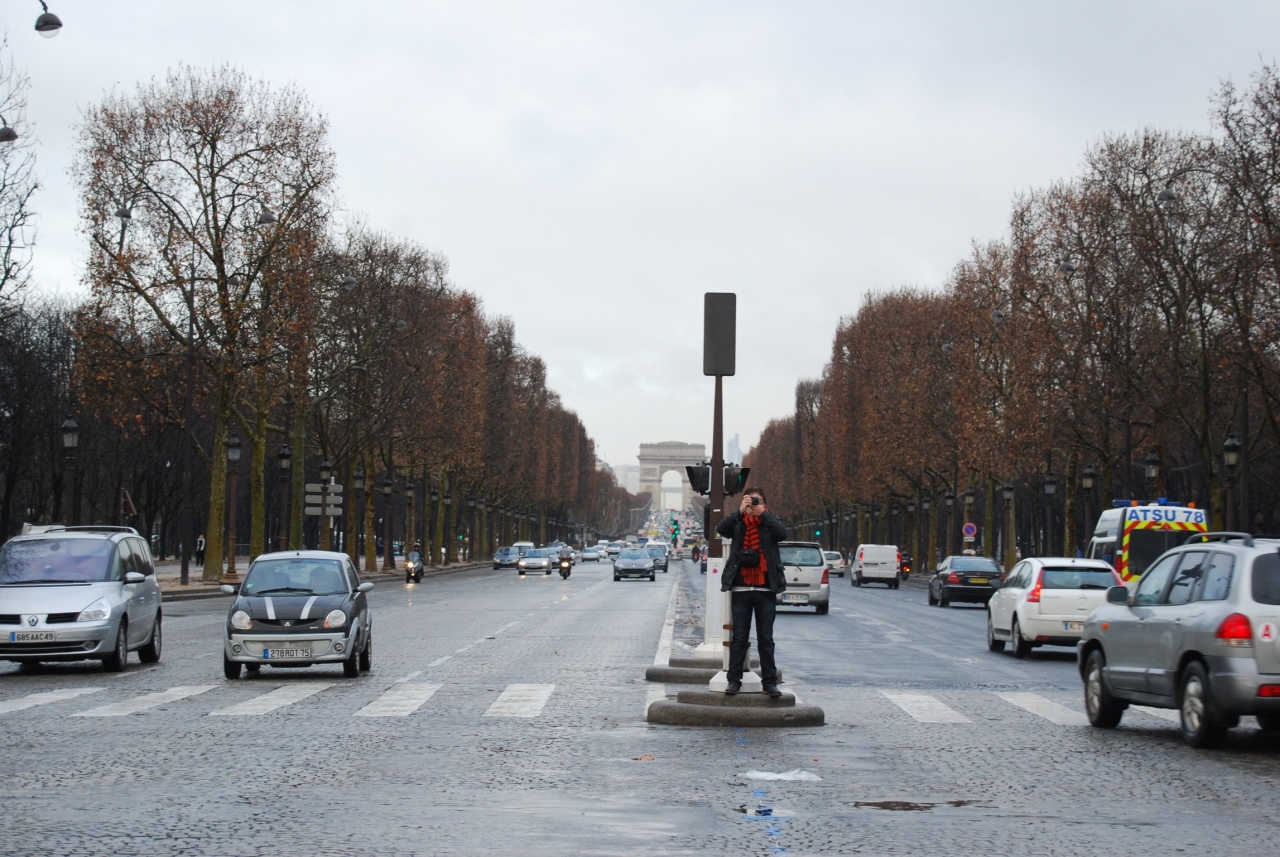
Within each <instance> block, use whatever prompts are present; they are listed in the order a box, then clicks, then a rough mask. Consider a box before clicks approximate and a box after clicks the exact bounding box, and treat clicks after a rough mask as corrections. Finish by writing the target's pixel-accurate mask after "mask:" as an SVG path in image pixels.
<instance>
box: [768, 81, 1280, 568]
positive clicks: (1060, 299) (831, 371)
mask: <svg viewBox="0 0 1280 857" xmlns="http://www.w3.org/2000/svg"><path fill="white" fill-rule="evenodd" d="M1212 117H1213V120H1214V126H1215V127H1214V131H1213V133H1211V134H1208V135H1204V136H1200V135H1193V134H1186V133H1169V132H1162V131H1151V130H1149V131H1146V132H1144V133H1142V134H1138V135H1128V136H1115V137H1110V138H1108V139H1105V140H1104V141H1103V142H1101V143H1100V144H1098V145H1096V146H1094V147H1093V148H1091V149H1090V150H1089V151H1088V152H1087V153H1086V157H1085V161H1084V166H1083V169H1082V171H1081V173H1080V174H1079V175H1078V176H1076V177H1075V178H1073V179H1071V180H1069V181H1064V182H1062V183H1060V184H1057V185H1054V186H1052V187H1050V188H1047V189H1044V190H1040V191H1036V192H1032V193H1028V194H1026V195H1025V196H1022V197H1020V198H1018V199H1017V200H1015V203H1014V206H1013V213H1012V217H1011V226H1010V234H1009V237H1008V238H1007V239H1006V240H1003V241H997V242H994V243H992V244H989V245H986V246H979V247H975V249H974V251H973V253H972V255H971V256H970V257H969V258H968V259H966V260H964V261H963V262H961V263H960V264H959V265H957V266H956V268H955V270H954V272H953V273H952V274H951V276H950V277H949V279H948V280H947V282H946V283H945V285H944V287H943V288H941V289H939V290H923V289H912V288H904V289H900V290H897V291H893V292H889V293H883V294H877V295H874V296H872V297H870V298H868V299H867V300H866V301H865V303H864V305H863V306H862V308H861V309H860V310H859V311H858V312H857V314H856V315H854V316H851V317H847V318H845V319H843V320H842V322H841V324H840V325H839V328H838V330H837V332H836V335H835V339H834V341H833V343H832V350H831V357H830V359H829V361H828V363H827V364H826V366H825V367H824V369H823V372H822V375H821V377H820V378H818V379H816V380H811V381H802V382H801V383H800V384H798V385H797V388H796V406H795V412H794V413H793V414H792V415H790V416H788V417H785V418H782V419H778V420H774V421H773V422H771V423H770V424H769V426H768V427H767V428H766V430H765V431H764V433H763V434H762V436H761V439H760V441H759V443H758V444H757V446H756V447H755V448H754V449H753V450H752V451H751V452H750V453H749V454H748V455H747V456H746V458H747V462H746V463H748V464H750V465H751V466H752V467H753V468H755V470H754V472H753V480H754V478H755V477H756V476H757V475H758V476H759V477H760V478H761V479H762V480H764V481H765V482H766V483H767V484H769V485H771V486H772V491H773V494H775V495H776V501H775V502H774V505H776V506H778V507H779V508H780V509H782V510H783V511H784V513H786V514H789V515H791V516H793V517H794V518H796V519H798V520H801V521H802V522H803V525H804V526H807V527H808V532H809V533H810V534H811V535H812V534H813V533H814V532H815V531H817V530H819V529H821V530H823V531H824V532H825V533H828V534H834V536H833V537H834V538H836V539H838V540H839V541H841V542H843V543H845V544H849V543H853V544H856V543H857V542H858V541H860V540H867V539H868V538H870V537H871V534H872V533H871V530H870V527H871V526H872V525H873V523H874V524H875V526H876V527H877V531H876V533H875V534H876V535H877V536H883V537H884V538H888V537H890V536H891V535H892V536H893V537H894V538H895V539H897V540H900V542H899V543H902V544H906V545H909V546H911V547H913V548H914V549H915V550H916V551H918V554H917V555H927V556H928V557H930V558H932V557H935V556H937V555H938V554H940V553H943V552H947V551H953V550H956V549H958V548H959V546H960V541H959V538H958V531H959V528H960V524H961V522H962V521H969V520H972V521H973V522H974V523H976V524H978V525H979V536H978V540H977V543H976V546H977V547H978V548H979V549H980V550H983V551H985V552H986V553H988V554H991V555H995V554H996V552H997V551H1000V552H1001V553H1003V554H1004V555H1005V558H1006V560H1008V559H1011V558H1012V557H1013V556H1014V555H1015V550H1017V549H1020V550H1021V551H1022V552H1023V553H1029V552H1035V553H1039V554H1049V553H1058V552H1060V551H1063V552H1067V553H1074V552H1075V551H1076V550H1077V549H1081V548H1083V547H1084V546H1085V545H1086V544H1087V541H1088V538H1089V537H1090V535H1091V534H1092V527H1093V522H1094V521H1095V520H1096V517H1097V514H1098V511H1099V507H1100V506H1110V505H1111V504H1112V502H1113V500H1121V501H1128V500H1131V499H1154V498H1158V497H1166V496H1167V497H1169V498H1171V499H1174V500H1178V501H1182V502H1196V503H1198V504H1200V505H1201V506H1203V507H1207V508H1208V509H1210V511H1211V516H1212V521H1213V526H1214V527H1216V528H1219V529H1220V528H1222V527H1224V526H1228V525H1230V526H1232V527H1235V528H1237V529H1240V528H1244V529H1249V530H1253V531H1261V530H1266V529H1268V528H1270V529H1275V528H1276V522H1277V521H1278V520H1280V491H1278V490H1277V489H1276V487H1275V486H1276V485H1277V477H1280V455H1277V450H1278V449H1280V421H1278V419H1280V352H1278V350H1277V349H1278V347H1280V346H1278V340H1277V333H1278V332H1280V76H1278V74H1277V70H1276V69H1275V68H1272V67H1265V68H1263V69H1262V70H1261V71H1260V72H1259V73H1258V74H1257V75H1256V76H1255V77H1254V79H1253V80H1252V81H1251V84H1250V85H1249V86H1248V87H1247V88H1245V89H1238V88H1236V87H1234V86H1232V85H1224V86H1223V87H1222V89H1221V90H1220V91H1219V92H1218V93H1217V94H1216V96H1215V98H1214V99H1213V101H1212ZM1237 448H1238V453H1236V450H1237ZM1087 483H1093V487H1092V488H1088V489H1086V488H1085V487H1084V486H1085V485H1086V484H1087ZM1006 495H1011V497H1010V499H1009V500H1006V499H1005V496H1006ZM948 498H950V503H948ZM771 499H773V498H771ZM966 501H967V502H966ZM926 505H928V506H929V507H931V511H930V512H928V513H927V514H926ZM948 508H950V509H951V511H950V512H948V511H947V510H948ZM804 526H802V529H803V528H804Z"/></svg>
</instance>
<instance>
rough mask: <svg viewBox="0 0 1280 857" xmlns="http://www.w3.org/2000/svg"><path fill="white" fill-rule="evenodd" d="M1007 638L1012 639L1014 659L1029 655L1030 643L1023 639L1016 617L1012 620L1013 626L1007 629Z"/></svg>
mask: <svg viewBox="0 0 1280 857" xmlns="http://www.w3.org/2000/svg"><path fill="white" fill-rule="evenodd" d="M1009 636H1010V637H1011V638H1012V639H1013V656H1014V657H1015V658H1025V657H1026V656H1027V655H1029V654H1031V641H1030V640H1027V639H1024V638H1023V636H1022V629H1021V628H1019V627H1018V620H1017V618H1016V617H1015V618H1014V620H1013V625H1012V626H1011V627H1010V628H1009Z"/></svg>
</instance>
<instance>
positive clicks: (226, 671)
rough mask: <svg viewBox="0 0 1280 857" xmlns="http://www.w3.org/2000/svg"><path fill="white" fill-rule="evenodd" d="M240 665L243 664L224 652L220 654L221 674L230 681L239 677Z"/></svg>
mask: <svg viewBox="0 0 1280 857" xmlns="http://www.w3.org/2000/svg"><path fill="white" fill-rule="evenodd" d="M241 666H243V665H242V664H241V663H240V662H239V661H233V660H231V658H229V657H227V656H226V655H225V654H224V655H223V656H222V674H223V675H224V676H226V677H227V678H229V679H231V680H232V681H235V680H236V679H238V678H240V667H241Z"/></svg>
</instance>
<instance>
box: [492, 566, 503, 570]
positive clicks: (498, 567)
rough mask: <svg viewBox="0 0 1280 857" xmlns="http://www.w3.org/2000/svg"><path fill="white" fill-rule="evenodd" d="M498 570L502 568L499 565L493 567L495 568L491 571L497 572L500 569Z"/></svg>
mask: <svg viewBox="0 0 1280 857" xmlns="http://www.w3.org/2000/svg"><path fill="white" fill-rule="evenodd" d="M500 568H502V566H500V565H495V566H494V567H493V570H494V571H497V570H498V569H500Z"/></svg>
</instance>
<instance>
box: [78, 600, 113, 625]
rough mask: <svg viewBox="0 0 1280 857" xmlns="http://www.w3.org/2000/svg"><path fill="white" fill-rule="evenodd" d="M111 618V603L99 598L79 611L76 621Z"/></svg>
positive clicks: (99, 620)
mask: <svg viewBox="0 0 1280 857" xmlns="http://www.w3.org/2000/svg"><path fill="white" fill-rule="evenodd" d="M110 618H111V605H110V604H108V603H107V599H105V598H99V599H98V600H97V601H95V602H93V603H92V604H90V605H89V606H88V607H86V608H84V609H83V610H81V611H80V615H79V616H77V617H76V621H77V622H101V621H102V620H103V619H110Z"/></svg>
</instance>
